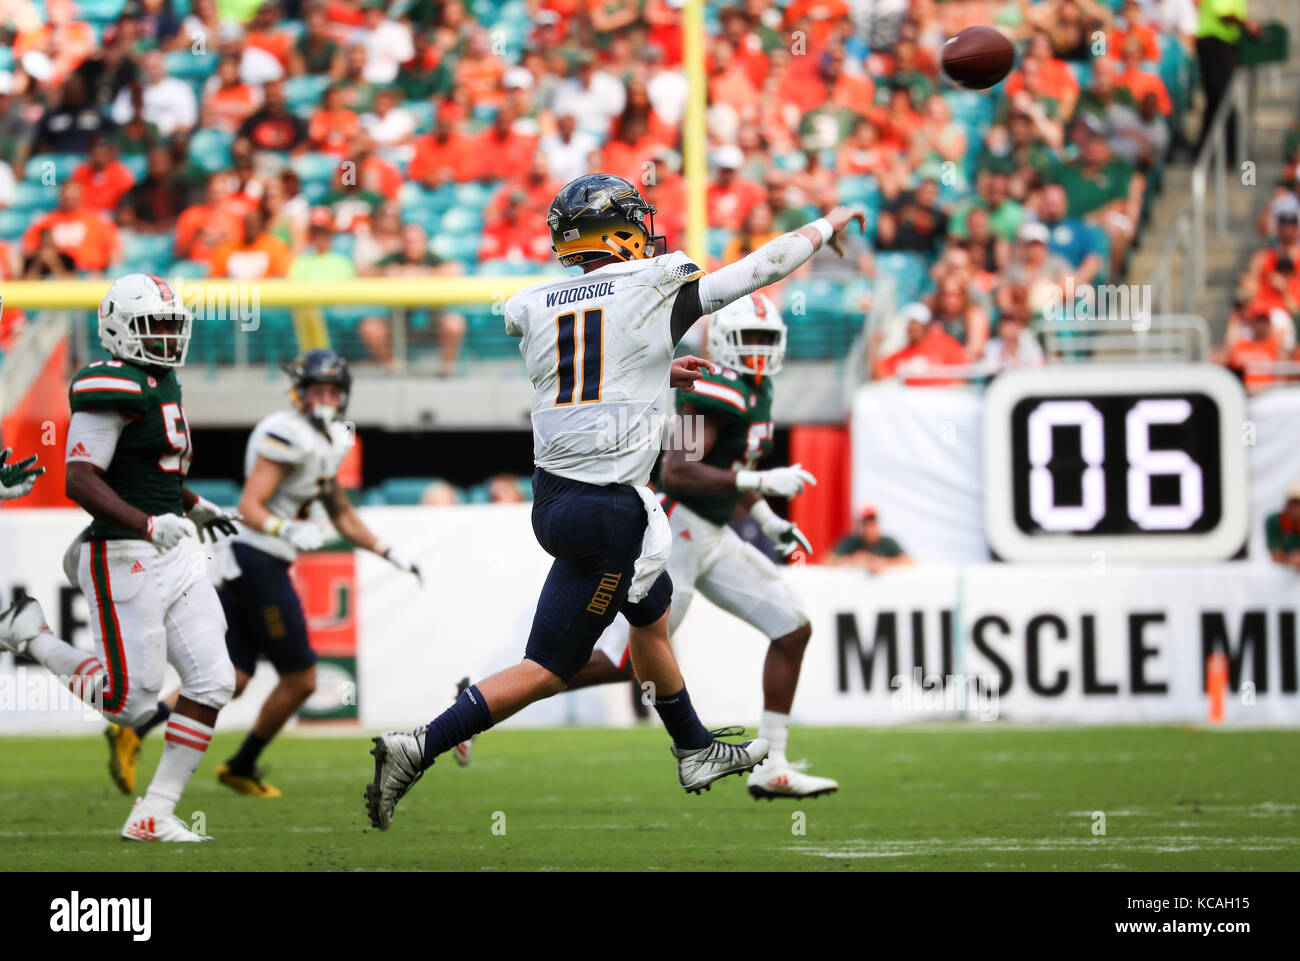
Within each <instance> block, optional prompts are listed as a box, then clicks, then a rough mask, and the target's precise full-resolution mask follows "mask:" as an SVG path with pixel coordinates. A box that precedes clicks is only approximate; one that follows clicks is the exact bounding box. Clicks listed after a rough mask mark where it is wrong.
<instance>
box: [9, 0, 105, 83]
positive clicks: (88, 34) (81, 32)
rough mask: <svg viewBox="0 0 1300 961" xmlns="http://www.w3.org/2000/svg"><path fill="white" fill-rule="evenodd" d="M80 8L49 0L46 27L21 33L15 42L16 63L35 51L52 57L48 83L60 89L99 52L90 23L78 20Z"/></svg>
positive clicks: (46, 9)
mask: <svg viewBox="0 0 1300 961" xmlns="http://www.w3.org/2000/svg"><path fill="white" fill-rule="evenodd" d="M76 12H77V11H76V6H75V4H73V3H72V2H71V0H49V2H48V3H47V4H46V5H45V14H46V19H47V21H48V22H47V23H46V24H45V26H43V27H38V28H37V29H35V30H29V31H26V32H24V33H20V34H19V35H18V37H17V39H16V40H14V43H13V53H14V60H16V61H20V60H22V58H23V57H24V56H25V55H26V54H28V53H31V52H37V53H43V54H44V55H45V56H47V57H49V58H50V62H51V64H52V66H53V68H54V73H53V74H52V75H51V76H50V77H49V78H47V79H46V80H45V84H47V85H48V86H49V87H50V88H57V87H59V86H61V85H62V84H63V81H64V79H65V78H66V77H67V76H68V74H70V73H72V71H74V70H76V69H77V68H78V67H79V66H81V64H82V63H83V62H84V61H85V60H86V58H87V57H89V56H90V54H91V53H92V52H93V51H94V49H95V32H94V30H92V29H91V27H90V24H88V23H86V22H84V21H82V20H76V19H74V18H75V16H76Z"/></svg>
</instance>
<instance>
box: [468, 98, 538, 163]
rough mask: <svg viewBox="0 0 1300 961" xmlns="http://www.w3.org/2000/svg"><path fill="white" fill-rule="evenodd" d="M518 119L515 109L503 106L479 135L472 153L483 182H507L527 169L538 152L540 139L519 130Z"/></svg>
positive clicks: (476, 137) (475, 138)
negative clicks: (516, 127)
mask: <svg viewBox="0 0 1300 961" xmlns="http://www.w3.org/2000/svg"><path fill="white" fill-rule="evenodd" d="M516 119H517V116H516V114H515V111H514V110H513V108H510V107H504V106H503V107H502V108H501V109H500V110H498V111H497V113H496V116H495V117H493V118H492V125H491V126H489V127H487V128H485V129H484V130H482V131H480V132H479V133H478V134H476V135H475V137H474V146H473V148H472V149H473V152H474V156H475V157H476V158H477V159H478V170H477V172H476V173H477V175H478V177H479V178H480V179H483V180H505V179H506V178H508V177H513V176H514V175H515V174H517V173H518V172H519V171H521V170H525V169H527V167H528V163H529V160H530V159H531V158H532V155H533V153H534V152H536V150H537V138H536V137H534V136H533V135H532V134H526V133H520V132H519V131H518V130H516V129H515V120H516Z"/></svg>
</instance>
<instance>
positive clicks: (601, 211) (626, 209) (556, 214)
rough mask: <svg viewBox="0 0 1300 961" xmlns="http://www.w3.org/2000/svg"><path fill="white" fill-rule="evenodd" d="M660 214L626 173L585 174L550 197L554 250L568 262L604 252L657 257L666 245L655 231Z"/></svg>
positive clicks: (548, 219) (621, 256) (587, 259)
mask: <svg viewBox="0 0 1300 961" xmlns="http://www.w3.org/2000/svg"><path fill="white" fill-rule="evenodd" d="M655 213H656V210H655V208H654V207H652V206H650V205H649V204H648V203H646V202H645V200H644V199H642V197H641V195H640V194H639V193H638V192H637V189H636V188H635V187H633V186H632V185H631V184H630V183H628V182H627V181H626V180H624V179H623V178H622V177H615V176H614V175H613V174H585V175H583V176H581V177H579V178H578V179H577V180H573V181H570V182H569V183H567V184H565V186H564V189H563V190H561V191H560V192H559V193H558V194H556V195H555V199H554V200H553V201H551V210H550V213H548V214H547V215H546V225H547V226H548V227H550V228H551V249H552V250H554V251H555V252H556V254H558V255H559V258H560V263H561V264H563V265H564V266H565V267H572V266H574V265H575V264H585V263H590V262H591V261H593V260H602V259H604V258H605V257H615V258H617V259H618V260H640V259H642V258H646V257H653V256H655V255H656V254H658V253H661V252H662V250H661V248H662V247H663V244H664V239H663V237H659V236H656V235H655V233H654V215H655Z"/></svg>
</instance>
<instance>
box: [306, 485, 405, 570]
mask: <svg viewBox="0 0 1300 961" xmlns="http://www.w3.org/2000/svg"><path fill="white" fill-rule="evenodd" d="M324 502H325V509H326V511H327V512H328V513H329V515H330V520H331V521H332V522H333V524H334V529H335V530H336V531H338V532H339V535H340V536H341V537H342V538H343V539H344V540H346V541H347V542H348V543H349V544H352V545H354V546H356V547H359V548H361V549H362V550H363V551H372V552H373V553H375V554H378V555H379V556H380V557H382V558H383V559H384V560H386V561H388V563H390V564H392V565H393V566H394V567H396V568H397V569H398V570H400V571H406V572H407V573H408V574H414V575H415V579H416V580H417V581H419V582H420V586H421V587H423V586H424V577H423V575H421V573H420V567H419V565H418V564H416V563H415V561H414V560H412V559H411V558H409V557H407V556H406V555H405V554H403V553H402V552H401V551H399V550H398V549H397V548H395V547H393V545H391V544H389V543H387V542H385V541H382V540H380V539H379V538H378V537H376V536H375V534H374V532H373V531H372V530H371V529H370V528H369V527H367V526H366V522H365V521H363V520H362V519H361V515H360V514H358V513H357V509H356V508H355V507H353V506H352V502H351V501H350V500H348V496H347V494H345V493H344V492H343V488H342V487H341V486H340V485H339V484H338V483H337V482H335V483H334V484H333V485H332V486H331V490H330V493H329V495H328V496H327V497H325V498H324Z"/></svg>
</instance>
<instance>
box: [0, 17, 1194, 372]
mask: <svg viewBox="0 0 1300 961" xmlns="http://www.w3.org/2000/svg"><path fill="white" fill-rule="evenodd" d="M681 6H682V3H681V2H680V0H595V2H588V3H583V2H579V0H473V2H470V3H466V2H462V0H445V2H439V0H284V2H275V0H269V2H259V0H80V3H79V4H78V3H74V2H72V0H45V2H44V3H34V2H33V0H0V31H3V32H5V33H6V34H7V37H6V39H9V40H11V44H10V45H9V46H10V50H9V51H8V52H7V54H4V53H0V277H25V278H45V277H66V276H71V275H74V274H82V275H100V274H103V273H105V272H109V271H125V270H132V269H147V270H148V272H151V273H158V274H164V275H167V276H176V275H179V276H182V277H186V278H195V277H201V276H228V277H232V278H236V279H239V280H244V281H255V280H258V279H262V278H267V277H291V278H300V279H304V280H332V279H341V278H347V277H352V276H410V275H412V274H444V275H456V274H464V273H475V272H478V273H483V274H501V273H533V272H536V271H538V270H541V269H555V268H553V267H551V266H549V265H550V264H551V263H552V261H551V251H550V241H549V235H548V233H547V228H546V224H545V219H544V217H545V212H546V207H547V204H548V203H549V201H550V200H551V198H552V196H553V195H554V194H555V192H556V190H557V189H558V188H559V186H561V185H562V184H563V183H565V182H566V181H568V180H570V179H572V178H573V177H575V176H577V175H579V174H581V173H583V172H586V171H589V170H596V169H599V170H605V171H610V172H613V173H616V174H618V175H620V176H623V177H626V178H627V179H629V180H631V181H632V182H633V183H636V184H637V185H639V186H640V187H641V188H642V190H643V193H644V194H645V195H646V198H647V200H649V201H650V202H651V203H653V204H656V205H657V206H658V208H659V210H660V211H661V214H660V216H659V217H658V218H657V219H656V227H657V228H658V229H659V230H660V231H661V232H663V233H665V234H667V239H668V245H669V247H670V248H676V247H680V246H682V245H683V244H684V241H685V226H686V223H685V220H686V210H687V204H686V200H685V183H684V179H683V177H682V175H681V149H682V143H681V126H682V117H683V111H684V106H685V101H686V97H687V93H688V82H687V80H686V76H685V73H684V71H683V69H682V45H681V39H680V31H679V22H680V17H681V9H680V8H681ZM708 22H709V26H710V39H709V46H708V56H707V71H708V98H709V107H708V117H707V127H708V138H709V144H708V149H709V161H710V175H709V176H710V182H709V186H708V196H707V205H708V224H709V256H710V260H711V261H712V262H713V263H714V264H721V263H725V262H729V261H731V260H734V259H735V258H737V257H740V256H742V255H744V254H745V253H746V252H748V251H750V250H752V249H753V248H754V247H756V246H757V245H759V244H761V243H763V242H764V241H765V240H766V239H768V238H770V237H771V236H773V235H774V234H776V233H778V232H780V231H783V230H786V229H789V228H791V227H793V226H797V225H798V224H799V223H801V222H804V221H806V220H807V219H809V218H810V217H812V216H815V213H816V211H818V210H819V209H823V208H825V207H827V206H829V205H830V204H832V203H834V202H836V201H837V200H838V201H842V202H846V203H855V204H863V205H864V206H865V207H866V208H867V210H868V213H869V232H868V233H869V235H868V237H866V238H865V239H861V240H858V241H856V242H855V244H854V246H853V247H852V248H851V249H850V250H849V256H848V257H847V258H846V259H845V260H843V261H840V260H838V259H836V258H835V256H834V255H833V254H828V253H826V252H822V253H819V254H818V256H817V257H815V258H814V260H813V261H812V262H811V263H810V264H808V265H806V266H805V267H804V268H803V269H802V270H801V272H800V274H799V275H797V276H795V277H794V278H791V279H790V280H789V281H787V283H786V284H785V285H784V286H785V288H786V289H785V290H783V291H778V292H776V294H775V296H777V297H778V298H780V299H781V300H782V306H783V308H784V313H785V315H786V319H787V322H788V323H789V324H790V325H791V332H790V351H791V354H792V355H793V356H805V357H842V356H843V354H844V352H845V351H846V350H847V349H848V347H849V345H850V344H851V343H852V342H853V337H854V335H855V334H856V333H857V331H858V330H859V329H860V327H861V322H862V319H863V317H864V311H865V310H866V308H867V307H868V305H869V304H870V303H871V302H872V298H873V297H874V298H879V297H881V291H882V289H883V287H882V285H881V284H880V282H879V281H880V279H881V278H884V277H888V278H890V280H891V281H892V287H891V299H892V301H893V302H895V304H896V306H897V308H898V309H897V310H895V311H892V312H891V317H890V318H889V322H887V323H885V324H882V325H881V326H880V328H879V329H878V330H877V335H876V336H875V337H874V338H873V340H872V343H871V345H870V356H869V365H870V367H871V369H872V371H873V373H874V374H875V375H877V376H890V375H907V374H908V373H909V372H915V370H916V369H917V368H918V367H921V366H926V365H934V364H943V365H947V364H963V363H970V362H982V363H984V364H986V365H991V366H992V367H994V368H1000V367H1005V366H1011V365H1017V364H1036V363H1042V362H1044V360H1045V359H1050V358H1045V357H1044V352H1043V350H1042V348H1041V346H1040V345H1039V342H1038V340H1037V338H1036V336H1035V330H1036V325H1037V324H1039V323H1040V321H1041V318H1042V314H1043V310H1044V305H1045V304H1046V303H1047V301H1048V299H1049V298H1048V291H1049V288H1051V286H1052V285H1060V284H1063V283H1064V282H1065V279H1066V278H1067V277H1068V276H1073V277H1074V278H1075V281H1076V283H1078V284H1083V283H1101V282H1105V281H1106V280H1107V279H1115V278H1118V277H1119V276H1120V275H1121V273H1122V271H1123V269H1124V265H1125V263H1126V260H1127V257H1128V255H1129V253H1130V251H1131V249H1132V246H1133V244H1134V242H1135V238H1136V236H1137V231H1138V226H1139V224H1140V223H1141V221H1142V217H1143V214H1144V210H1145V207H1146V205H1147V203H1148V202H1149V200H1150V197H1151V196H1152V194H1153V192H1154V191H1155V190H1157V189H1158V188H1159V183H1160V179H1159V172H1160V167H1161V163H1162V161H1163V159H1164V158H1165V157H1166V156H1167V155H1168V154H1169V152H1170V150H1171V148H1172V147H1173V146H1175V145H1176V144H1177V143H1179V142H1180V141H1181V140H1182V138H1183V131H1182V129H1181V128H1180V123H1179V118H1180V117H1181V116H1182V115H1183V113H1184V112H1185V109H1186V105H1187V101H1188V98H1189V96H1190V90H1189V89H1188V77H1189V76H1190V70H1189V65H1190V63H1191V59H1190V51H1191V49H1192V46H1191V45H1192V35H1193V33H1194V30H1195V26H1196V22H1195V8H1194V7H1193V6H1192V4H1191V3H1190V0H1143V2H1138V0H1122V2H1117V3H1113V4H1108V3H1101V2H1097V0H1039V2H1029V0H1005V2H996V0H991V2H990V0H960V2H950V3H944V4H938V3H936V2H934V0H874V2H872V0H853V2H846V0H791V2H788V3H784V4H782V3H777V4H772V3H766V2H760V0H745V2H744V3H738V4H737V5H734V6H726V7H717V6H710V8H709V13H708ZM988 22H991V23H994V24H996V25H998V26H999V27H1000V28H1002V29H1004V30H1005V31H1006V32H1007V33H1008V34H1009V35H1011V36H1012V37H1013V38H1014V39H1015V40H1016V41H1017V42H1018V44H1019V46H1020V55H1019V59H1018V64H1017V67H1016V69H1015V71H1014V72H1013V73H1012V74H1011V75H1010V76H1009V77H1008V78H1007V80H1006V81H1005V82H1004V83H1003V84H1002V85H1001V86H1000V87H999V88H998V89H997V90H996V91H994V92H993V94H992V95H991V96H990V95H985V94H982V93H977V92H973V91H963V90H958V89H956V88H954V87H953V86H952V85H951V84H950V83H949V82H948V81H947V80H946V79H945V78H943V76H942V74H941V71H940V69H939V64H938V51H939V47H940V45H941V43H942V41H943V39H944V38H945V37H946V36H949V35H951V34H952V33H955V32H956V31H958V30H960V29H962V28H963V27H965V26H968V25H971V24H974V23H988ZM1099 38H1100V39H1099ZM324 320H325V322H326V324H327V326H328V330H329V332H330V334H331V336H332V337H333V339H334V343H335V346H336V347H338V348H340V349H342V350H344V351H345V352H346V353H348V354H349V355H350V356H352V357H353V358H354V359H360V360H364V359H367V358H368V359H370V360H373V361H376V362H379V363H384V364H392V363H394V356H393V350H394V348H393V343H392V336H391V327H390V324H389V322H388V320H387V319H386V318H385V317H383V316H380V315H377V312H376V311H373V310H372V311H356V310H334V311H326V312H325V316H324ZM5 323H6V325H7V326H6V327H5V329H4V330H3V331H0V349H3V344H4V339H5V338H8V339H12V337H13V335H14V333H15V331H16V329H17V327H18V325H19V324H21V316H20V315H19V314H18V313H17V311H15V310H12V309H11V310H10V311H9V312H8V313H7V315H6V318H5ZM410 324H411V336H410V338H409V345H408V349H410V350H428V351H430V352H434V353H436V355H437V357H438V367H439V370H440V371H441V372H442V373H444V374H449V373H451V372H452V371H453V369H454V367H455V365H456V362H457V358H458V356H462V355H463V354H464V353H466V352H467V350H468V352H469V353H470V354H471V355H473V356H482V355H490V354H491V353H493V352H496V353H498V354H502V355H504V354H505V353H508V351H509V350H510V349H511V348H512V347H513V345H511V344H509V343H505V344H504V348H503V347H502V345H501V344H500V342H502V341H505V340H506V339H505V338H501V337H500V336H499V318H497V317H495V316H493V315H491V313H490V311H489V310H486V309H475V308H467V309H465V310H463V311H441V312H438V311H426V312H416V313H414V314H412V315H411V317H410ZM288 327H289V325H287V324H286V329H288ZM231 337H232V338H233V335H231ZM219 340H220V338H218V337H215V336H214V337H213V338H211V339H210V340H205V339H204V336H203V332H202V331H200V332H199V333H198V334H196V347H197V348H198V350H197V359H208V360H213V359H221V358H222V357H223V356H224V355H223V354H222V353H221V350H222V348H220V346H213V345H214V344H217V343H218V341H219ZM692 346H695V347H696V348H698V347H700V346H701V345H700V344H694V345H692ZM293 350H294V348H293V347H292V346H288V347H286V348H285V350H284V353H285V354H286V355H288V354H291V353H292V352H293ZM920 382H927V381H924V380H922V381H920ZM928 382H930V383H942V382H944V381H943V379H942V378H931V379H929V381H928Z"/></svg>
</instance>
